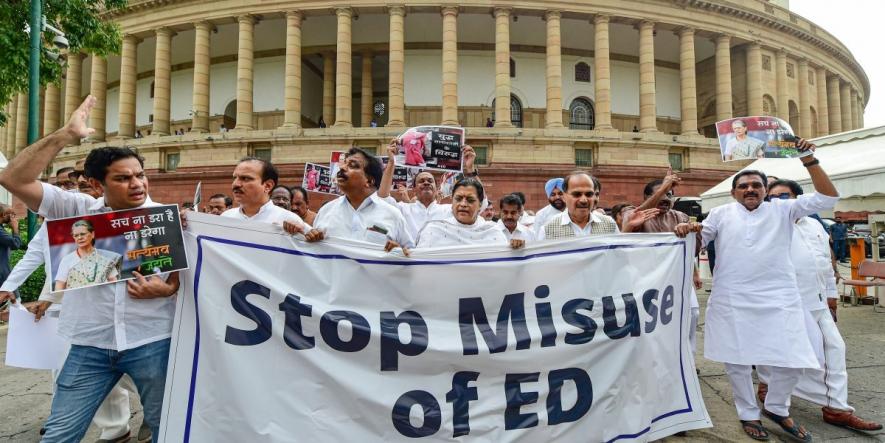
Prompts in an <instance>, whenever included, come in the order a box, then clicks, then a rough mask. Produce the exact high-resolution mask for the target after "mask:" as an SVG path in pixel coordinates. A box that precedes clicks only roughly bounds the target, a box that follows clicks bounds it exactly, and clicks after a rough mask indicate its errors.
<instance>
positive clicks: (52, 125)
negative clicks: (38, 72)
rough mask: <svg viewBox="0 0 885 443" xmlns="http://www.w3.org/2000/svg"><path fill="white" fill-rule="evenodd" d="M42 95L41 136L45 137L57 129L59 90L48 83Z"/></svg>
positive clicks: (56, 86) (59, 103) (53, 84)
mask: <svg viewBox="0 0 885 443" xmlns="http://www.w3.org/2000/svg"><path fill="white" fill-rule="evenodd" d="M43 94H44V95H43V97H44V98H43V136H44V137H45V136H47V135H49V134H52V133H53V132H55V130H56V129H58V128H59V120H58V118H59V114H60V108H59V106H61V88H59V87H58V85H56V84H55V83H49V84H47V85H46V91H45V92H44V93H43Z"/></svg>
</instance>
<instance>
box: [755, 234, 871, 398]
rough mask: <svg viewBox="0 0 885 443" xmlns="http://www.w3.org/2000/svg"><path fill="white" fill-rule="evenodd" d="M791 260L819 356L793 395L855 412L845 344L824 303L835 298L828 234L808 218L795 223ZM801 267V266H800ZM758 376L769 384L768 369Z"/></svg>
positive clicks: (761, 368) (759, 368) (804, 374)
mask: <svg viewBox="0 0 885 443" xmlns="http://www.w3.org/2000/svg"><path fill="white" fill-rule="evenodd" d="M791 256H792V259H793V263H794V265H796V281H797V283H798V286H799V293H800V294H801V296H802V304H803V306H804V307H805V310H806V311H808V313H809V316H810V317H811V325H810V326H809V331H808V332H809V337H810V339H811V340H812V345H814V346H815V351H818V352H820V354H821V355H819V358H822V360H823V362H822V365H821V366H822V369H806V370H805V371H804V373H803V375H802V377H800V378H799V383H798V384H797V385H796V387H795V389H794V390H793V395H795V396H797V397H799V398H803V399H805V400H808V401H811V402H813V403H817V404H819V405H821V406H827V407H831V408H835V409H840V410H843V411H854V408H852V407H851V406H850V405H849V404H848V372H847V367H846V364H845V341H844V340H843V339H842V335H841V334H839V329H837V328H836V323H835V322H834V321H833V317H832V315H830V310H829V308H828V306H827V303H826V300H827V299H828V298H838V292H837V290H836V277H835V275H834V274H833V266H832V261H831V260H832V258H831V253H830V243H829V234H828V233H827V231H826V230H824V228H823V226H821V224H820V223H818V222H817V220H813V219H811V218H809V217H803V218H801V219H799V221H797V222H796V226H795V229H794V231H793V245H792V249H791ZM800 262H801V263H802V266H800V265H799V263H800ZM756 370H757V375H758V376H759V379H760V380H762V381H763V382H766V383H767V382H768V381H769V378H770V371H769V368H768V367H767V366H757V368H756Z"/></svg>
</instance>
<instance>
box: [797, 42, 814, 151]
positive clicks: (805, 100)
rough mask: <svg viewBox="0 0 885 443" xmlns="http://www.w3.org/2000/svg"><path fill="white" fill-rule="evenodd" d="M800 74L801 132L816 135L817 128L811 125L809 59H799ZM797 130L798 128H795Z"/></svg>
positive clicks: (807, 136) (798, 72)
mask: <svg viewBox="0 0 885 443" xmlns="http://www.w3.org/2000/svg"><path fill="white" fill-rule="evenodd" d="M796 75H798V76H799V128H798V129H799V134H801V136H802V137H806V138H812V137H814V131H815V130H816V128H812V127H811V109H810V107H811V99H810V98H809V96H808V92H809V91H808V60H806V59H804V58H803V59H800V60H799V69H798V70H797V71H796ZM793 130H794V131H795V130H796V128H793Z"/></svg>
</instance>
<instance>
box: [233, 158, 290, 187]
mask: <svg viewBox="0 0 885 443" xmlns="http://www.w3.org/2000/svg"><path fill="white" fill-rule="evenodd" d="M243 162H258V163H261V183H264V182H266V181H268V180H270V181H272V182H273V185H274V187H276V186H277V183H279V181H280V173H279V172H278V171H277V167H276V166H274V165H273V163H271V162H269V161H267V160H265V159H263V158H258V157H243V158H241V159H240V161H238V162H237V165H239V164H240V163H243Z"/></svg>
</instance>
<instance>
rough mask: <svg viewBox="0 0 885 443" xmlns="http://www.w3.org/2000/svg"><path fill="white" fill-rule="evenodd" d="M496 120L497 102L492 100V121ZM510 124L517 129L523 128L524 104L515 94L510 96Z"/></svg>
mask: <svg viewBox="0 0 885 443" xmlns="http://www.w3.org/2000/svg"><path fill="white" fill-rule="evenodd" d="M495 118H496V117H495V100H492V121H495ZM510 124H511V125H513V126H514V127H516V128H521V127H522V102H520V101H519V99H518V98H516V96H515V95H513V94H510Z"/></svg>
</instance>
